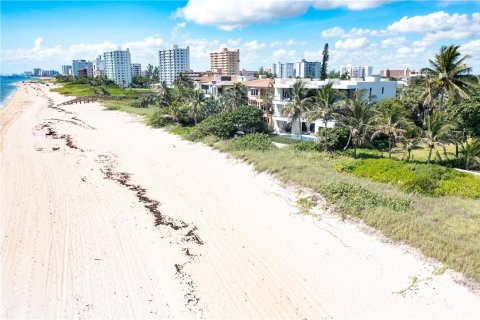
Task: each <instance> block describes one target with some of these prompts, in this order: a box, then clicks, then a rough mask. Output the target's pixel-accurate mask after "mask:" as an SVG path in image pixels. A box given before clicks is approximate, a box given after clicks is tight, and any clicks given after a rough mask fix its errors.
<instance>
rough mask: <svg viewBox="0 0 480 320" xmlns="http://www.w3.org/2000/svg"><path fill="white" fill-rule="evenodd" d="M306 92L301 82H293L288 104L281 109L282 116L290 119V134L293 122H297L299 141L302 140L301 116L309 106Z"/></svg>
mask: <svg viewBox="0 0 480 320" xmlns="http://www.w3.org/2000/svg"><path fill="white" fill-rule="evenodd" d="M307 92H308V89H307V88H306V87H305V83H304V82H303V81H302V80H297V81H295V83H294V84H293V88H292V91H291V94H290V102H289V103H288V104H287V105H285V106H284V107H283V109H282V115H283V116H284V117H288V118H290V119H291V123H292V133H293V124H294V122H295V120H298V125H299V133H300V140H302V116H303V114H304V113H305V112H306V111H307V110H308V106H309V101H308V98H307Z"/></svg>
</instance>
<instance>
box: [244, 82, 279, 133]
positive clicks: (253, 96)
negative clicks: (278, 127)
mask: <svg viewBox="0 0 480 320" xmlns="http://www.w3.org/2000/svg"><path fill="white" fill-rule="evenodd" d="M260 77H261V78H260V79H253V80H250V81H247V82H245V86H246V87H247V98H248V104H249V105H251V106H254V107H257V108H259V109H261V110H262V111H263V117H264V119H265V121H267V123H269V124H271V123H272V113H273V112H272V111H273V109H272V108H271V107H272V103H271V102H272V99H273V85H274V80H273V79H268V78H264V77H263V78H262V76H260Z"/></svg>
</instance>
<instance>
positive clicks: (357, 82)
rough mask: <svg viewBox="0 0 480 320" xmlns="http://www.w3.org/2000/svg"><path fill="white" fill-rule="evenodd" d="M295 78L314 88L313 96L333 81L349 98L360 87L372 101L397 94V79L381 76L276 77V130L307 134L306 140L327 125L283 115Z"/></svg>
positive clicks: (336, 87)
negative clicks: (316, 91) (324, 78)
mask: <svg viewBox="0 0 480 320" xmlns="http://www.w3.org/2000/svg"><path fill="white" fill-rule="evenodd" d="M295 81H303V82H304V84H305V87H306V88H308V89H310V90H311V93H312V95H313V94H314V90H315V89H320V88H322V87H323V86H324V85H325V84H326V83H327V82H328V81H333V82H334V84H333V88H335V89H338V90H340V91H343V92H344V93H345V95H346V96H347V97H349V98H350V97H352V94H353V92H354V91H355V90H356V89H359V90H362V89H364V90H366V93H367V94H368V95H369V96H370V97H372V98H371V99H372V100H371V101H372V102H375V101H378V100H380V99H383V98H391V97H395V94H396V90H397V86H398V83H397V81H388V80H383V79H380V77H379V76H373V77H366V78H352V79H350V80H338V79H335V80H329V79H327V80H309V79H281V78H276V79H275V83H274V96H273V101H272V105H273V116H272V120H273V130H274V131H275V132H276V133H278V134H285V135H295V136H299V135H300V134H302V135H305V137H306V139H307V140H308V139H310V140H313V139H314V137H315V135H316V134H317V133H318V132H319V129H320V128H323V127H324V123H323V121H322V120H316V121H314V122H313V123H311V124H308V123H307V120H306V119H301V127H300V124H299V123H298V122H297V121H295V122H292V119H290V118H287V117H285V116H284V114H283V108H284V107H285V106H286V105H287V104H288V103H290V96H291V92H292V90H293V84H294V83H295ZM334 125H335V124H334V122H329V123H327V127H330V128H331V127H333V126H334Z"/></svg>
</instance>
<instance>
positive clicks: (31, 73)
mask: <svg viewBox="0 0 480 320" xmlns="http://www.w3.org/2000/svg"><path fill="white" fill-rule="evenodd" d="M23 74H24V75H25V76H26V77H31V76H33V72H32V71H25V72H24V73H23Z"/></svg>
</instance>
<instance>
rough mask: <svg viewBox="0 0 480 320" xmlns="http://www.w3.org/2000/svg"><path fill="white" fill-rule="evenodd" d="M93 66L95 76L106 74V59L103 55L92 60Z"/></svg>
mask: <svg viewBox="0 0 480 320" xmlns="http://www.w3.org/2000/svg"><path fill="white" fill-rule="evenodd" d="M92 66H93V76H94V77H101V76H103V75H105V60H103V59H102V56H98V57H97V58H96V59H95V60H94V61H92Z"/></svg>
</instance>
